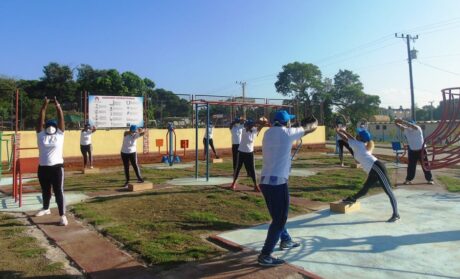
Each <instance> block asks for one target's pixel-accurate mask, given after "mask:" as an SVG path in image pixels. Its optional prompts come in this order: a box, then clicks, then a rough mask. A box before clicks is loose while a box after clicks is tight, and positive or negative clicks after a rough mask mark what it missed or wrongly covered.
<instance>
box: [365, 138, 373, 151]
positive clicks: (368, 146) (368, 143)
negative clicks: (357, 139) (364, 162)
mask: <svg viewBox="0 0 460 279" xmlns="http://www.w3.org/2000/svg"><path fill="white" fill-rule="evenodd" d="M374 146H375V145H374V141H373V140H370V141H368V142H367V143H366V149H367V151H369V152H370V153H372V151H373V150H374Z"/></svg>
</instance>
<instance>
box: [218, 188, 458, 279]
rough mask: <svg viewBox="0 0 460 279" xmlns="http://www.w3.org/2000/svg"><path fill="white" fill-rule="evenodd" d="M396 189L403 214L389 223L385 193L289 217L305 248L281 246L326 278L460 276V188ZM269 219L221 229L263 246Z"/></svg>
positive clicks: (285, 256)
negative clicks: (336, 209) (345, 207)
mask: <svg viewBox="0 0 460 279" xmlns="http://www.w3.org/2000/svg"><path fill="white" fill-rule="evenodd" d="M436 188H439V186H431V190H426V189H425V190H419V189H416V190H412V189H410V188H409V187H404V188H399V189H397V190H395V195H396V197H397V199H398V206H399V211H400V214H401V218H402V219H401V220H400V221H399V222H396V223H386V222H385V220H387V219H388V218H389V217H390V216H391V207H390V203H389V200H388V198H387V197H386V195H385V194H383V193H382V194H378V195H374V196H369V197H366V198H363V199H362V200H361V210H360V211H357V212H352V213H348V214H333V213H332V214H331V213H330V211H329V210H328V209H326V210H321V211H317V212H314V213H311V214H307V215H303V216H298V217H296V218H292V219H289V221H288V225H287V227H288V229H289V231H290V234H291V236H292V237H294V239H295V240H297V241H299V242H300V243H301V247H300V248H299V249H295V250H291V251H280V250H276V252H275V253H274V255H275V256H278V257H281V258H283V259H285V260H287V262H289V263H290V264H292V265H295V266H299V267H302V268H304V269H305V270H307V271H309V272H312V273H314V274H316V275H318V276H321V277H323V278H460V263H459V262H458V259H460V222H458V216H459V214H460V194H453V193H446V192H443V191H437V190H436ZM267 227H268V225H262V226H257V227H252V228H248V229H242V230H236V231H232V232H226V233H222V234H220V235H218V236H219V237H221V238H224V239H225V240H227V241H231V242H235V243H237V244H239V245H242V246H243V247H246V248H248V249H254V250H257V251H258V250H260V249H261V247H262V245H263V241H264V239H265V236H266V233H267Z"/></svg>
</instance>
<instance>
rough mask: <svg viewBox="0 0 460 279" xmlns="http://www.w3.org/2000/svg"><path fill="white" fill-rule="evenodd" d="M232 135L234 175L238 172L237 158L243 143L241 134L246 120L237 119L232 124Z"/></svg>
mask: <svg viewBox="0 0 460 279" xmlns="http://www.w3.org/2000/svg"><path fill="white" fill-rule="evenodd" d="M229 129H230V133H232V158H233V173H235V170H236V164H237V156H238V147H239V146H240V143H241V134H242V133H243V129H244V118H243V117H237V118H235V120H234V121H233V122H232V123H230V127H229Z"/></svg>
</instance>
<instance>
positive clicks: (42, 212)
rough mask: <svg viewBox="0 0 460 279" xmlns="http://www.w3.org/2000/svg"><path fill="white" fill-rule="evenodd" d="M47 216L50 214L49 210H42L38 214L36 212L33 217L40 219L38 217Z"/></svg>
mask: <svg viewBox="0 0 460 279" xmlns="http://www.w3.org/2000/svg"><path fill="white" fill-rule="evenodd" d="M49 214H51V210H49V209H42V210H40V211H39V212H37V213H36V214H35V216H36V217H40V216H43V215H49Z"/></svg>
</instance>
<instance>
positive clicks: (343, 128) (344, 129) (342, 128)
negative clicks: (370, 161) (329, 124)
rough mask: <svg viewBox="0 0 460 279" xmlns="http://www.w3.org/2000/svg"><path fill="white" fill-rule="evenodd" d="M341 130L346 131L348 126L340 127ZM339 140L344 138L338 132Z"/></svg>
mask: <svg viewBox="0 0 460 279" xmlns="http://www.w3.org/2000/svg"><path fill="white" fill-rule="evenodd" d="M339 130H340V131H346V130H347V128H346V127H343V126H342V127H340V128H339ZM337 140H343V138H342V137H341V136H340V135H339V134H338V133H337Z"/></svg>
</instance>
